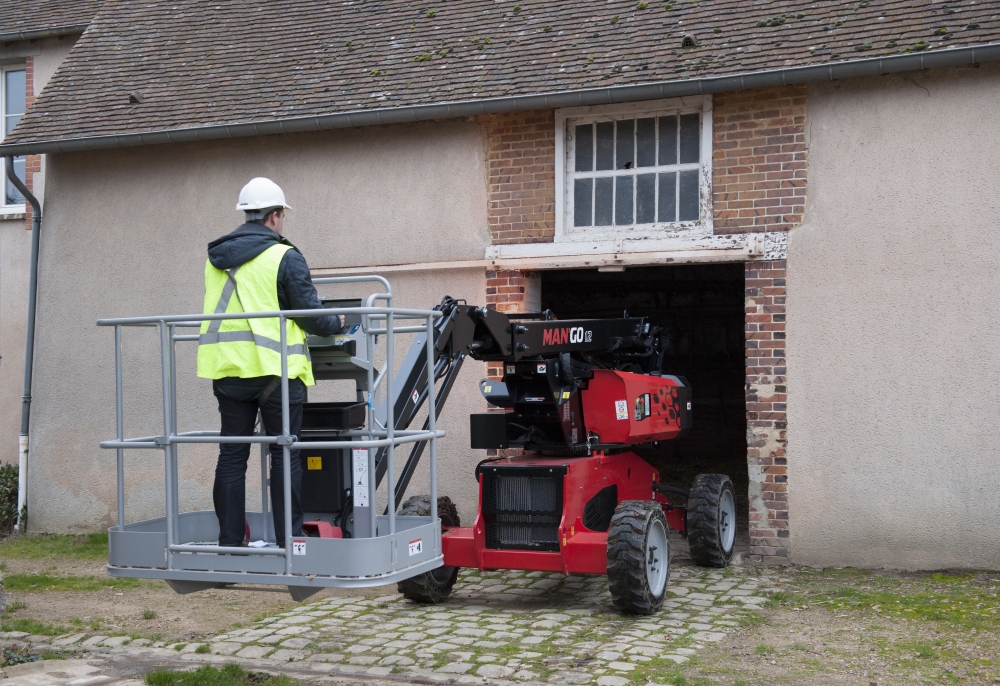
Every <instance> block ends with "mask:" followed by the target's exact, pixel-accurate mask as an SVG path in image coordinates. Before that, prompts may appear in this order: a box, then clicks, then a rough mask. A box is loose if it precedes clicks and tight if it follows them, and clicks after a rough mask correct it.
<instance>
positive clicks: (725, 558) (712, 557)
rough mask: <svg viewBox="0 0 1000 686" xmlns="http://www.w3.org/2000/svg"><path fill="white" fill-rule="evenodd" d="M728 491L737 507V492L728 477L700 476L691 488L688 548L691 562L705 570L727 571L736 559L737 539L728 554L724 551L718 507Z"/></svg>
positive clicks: (688, 516)
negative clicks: (689, 548)
mask: <svg viewBox="0 0 1000 686" xmlns="http://www.w3.org/2000/svg"><path fill="white" fill-rule="evenodd" d="M725 491H729V492H730V494H731V495H732V498H733V503H734V504H735V502H736V491H735V489H734V488H733V482H732V481H731V480H730V479H729V477H728V476H726V475H725V474H699V475H698V476H696V477H695V478H694V483H693V484H691V492H690V493H689V494H688V504H687V534H688V544H689V545H690V546H691V558H692V559H693V560H694V562H695V564H698V565H701V566H702V567H726V566H728V565H729V562H730V561H731V560H732V559H733V550H734V549H735V548H736V536H735V535H734V536H733V544H732V546H730V548H729V550H723V548H722V531H721V528H720V527H721V524H722V522H721V516H720V514H719V503H720V502H721V500H722V494H723V493H724V492H725ZM734 515H735V512H734ZM730 526H736V522H735V521H733V522H731V524H730Z"/></svg>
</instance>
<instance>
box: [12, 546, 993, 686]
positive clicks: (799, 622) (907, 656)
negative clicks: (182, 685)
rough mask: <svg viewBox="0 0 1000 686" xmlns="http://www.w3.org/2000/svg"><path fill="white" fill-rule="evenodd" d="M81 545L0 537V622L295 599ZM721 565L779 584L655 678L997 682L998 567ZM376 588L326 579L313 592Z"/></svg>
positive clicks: (169, 627) (230, 620) (208, 618)
mask: <svg viewBox="0 0 1000 686" xmlns="http://www.w3.org/2000/svg"><path fill="white" fill-rule="evenodd" d="M65 538H70V537H65ZM53 545H55V544H53ZM60 545H61V546H62V547H59V546H60ZM91 548H92V551H91V552H89V553H86V554H83V553H79V552H73V551H70V552H72V553H73V554H64V553H65V552H66V548H65V545H63V544H62V543H60V544H59V545H55V547H53V551H54V552H53V553H52V554H45V555H40V556H39V555H34V556H33V555H32V554H24V552H23V551H24V550H30V548H24V547H23V546H22V547H21V548H18V549H15V548H13V547H11V546H10V545H6V544H4V543H3V542H0V568H2V569H3V571H4V574H5V575H6V577H7V579H8V581H11V582H14V583H12V584H11V585H8V588H11V587H12V586H14V587H16V586H18V583H20V587H21V588H22V590H8V592H7V603H8V610H7V611H6V612H5V613H4V614H3V617H2V618H3V625H4V628H5V629H6V630H22V631H29V632H31V633H41V632H42V630H44V629H46V628H47V629H49V630H50V632H52V633H54V632H55V631H57V630H59V629H61V630H62V631H63V632H65V631H67V630H75V631H79V632H87V633H100V634H105V635H119V634H128V635H130V636H132V637H134V638H140V637H141V638H150V639H153V640H162V641H166V642H171V641H195V640H198V639H202V638H207V637H209V636H211V635H212V634H216V633H219V632H224V631H226V630H229V629H231V628H233V627H237V626H240V625H247V624H250V623H252V622H253V621H255V620H256V619H257V618H259V617H261V616H264V615H270V614H275V613H278V612H282V611H285V610H288V609H290V608H292V607H294V606H295V605H296V603H294V602H293V601H292V600H291V598H290V597H289V596H288V595H287V593H285V592H260V591H254V592H247V591H233V590H216V591H208V592H201V593H196V594H192V595H188V596H181V595H177V594H176V593H174V591H172V590H171V589H170V588H169V587H167V586H166V584H164V583H162V582H159V581H141V582H139V583H138V584H135V582H131V583H132V584H133V587H128V584H125V587H122V586H121V584H120V582H117V581H112V580H109V579H108V578H107V576H106V572H105V567H104V561H103V560H102V559H100V557H99V556H100V555H101V554H102V553H101V551H100V541H98V542H97V543H96V544H95V545H93V546H91ZM88 556H89V557H88ZM35 574H38V575H46V574H48V575H50V576H57V577H61V578H80V579H88V578H89V579H91V582H92V583H100V584H107V587H106V588H101V589H100V590H75V591H74V590H69V591H64V590H54V591H53V590H35V589H30V588H25V587H26V585H28V586H30V584H28V583H27V582H26V581H25V579H26V578H27V579H28V581H29V582H30V578H31V577H32V576H33V575H35ZM725 574H726V575H732V576H741V577H753V576H755V575H760V574H767V575H769V576H771V577H772V578H773V577H774V576H775V575H777V576H778V577H779V578H780V579H781V583H780V584H779V588H780V590H779V591H778V592H776V593H774V594H773V596H772V597H771V599H770V600H769V601H768V602H766V603H765V604H764V607H762V608H761V609H760V610H759V611H758V612H756V613H750V614H749V615H748V616H747V617H745V618H744V620H743V623H742V625H741V626H740V627H737V628H734V629H733V631H732V632H731V633H729V634H728V635H727V636H726V638H725V639H724V640H722V641H720V642H719V643H716V644H711V645H706V646H705V647H704V649H701V650H699V651H698V652H697V655H693V656H692V658H691V660H690V662H688V663H685V664H683V665H677V666H676V669H671V671H670V673H669V674H668V673H664V674H663V675H662V679H657V681H658V682H660V683H671V684H675V685H676V686H688V685H693V684H720V683H721V684H730V685H732V686H741V685H743V686H749V685H750V684H753V685H763V684H806V685H825V684H838V685H839V684H850V685H854V684H860V685H862V686H890V685H896V684H952V683H954V684H1000V573H996V572H993V573H983V572H979V573H970V572H955V573H951V574H943V573H937V574H931V573H924V574H900V573H891V572H866V571H859V570H851V569H846V570H844V569H828V570H811V569H805V568H795V567H791V568H782V569H779V570H775V569H760V568H754V567H735V568H730V569H728V570H726V571H725ZM18 579H19V580H20V581H19V582H18V581H17V580H18ZM115 584H118V585H115ZM384 592H385V589H375V590H368V591H342V590H330V591H324V592H323V593H322V594H320V595H318V596H314V598H321V597H323V596H324V595H359V596H364V595H366V594H367V595H381V594H384ZM543 600H544V599H541V598H540V599H539V602H542V601H543ZM553 600H554V599H553ZM144 617H145V618H144ZM32 627H34V628H32Z"/></svg>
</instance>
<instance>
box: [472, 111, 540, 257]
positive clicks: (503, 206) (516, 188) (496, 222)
mask: <svg viewBox="0 0 1000 686" xmlns="http://www.w3.org/2000/svg"><path fill="white" fill-rule="evenodd" d="M482 120H483V121H485V123H486V126H487V135H488V141H487V159H488V163H489V223H490V236H491V238H492V239H493V243H545V242H551V241H552V240H553V239H554V237H555V232H556V215H555V203H556V176H555V175H556V171H555V157H556V129H555V113H554V112H553V111H551V110H545V111H540V112H511V113H508V114H498V115H492V116H489V117H484V118H482Z"/></svg>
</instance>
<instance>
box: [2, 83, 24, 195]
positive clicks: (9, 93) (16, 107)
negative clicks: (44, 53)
mask: <svg viewBox="0 0 1000 686" xmlns="http://www.w3.org/2000/svg"><path fill="white" fill-rule="evenodd" d="M25 77H26V72H25V70H24V69H0V81H2V84H0V119H2V120H3V121H2V125H0V141H2V140H3V139H4V138H6V137H7V134H9V133H10V132H11V131H13V130H14V127H15V126H17V123H18V122H19V121H21V117H22V116H24V112H25V110H26V109H27V83H26V79H25ZM2 166H3V168H2V169H0V177H2V178H3V188H4V190H3V205H5V206H10V205H23V204H24V196H23V195H21V192H20V191H18V190H17V188H15V187H14V184H13V183H11V181H10V179H8V178H7V169H6V164H4V165H2ZM14 173H15V174H17V177H18V178H19V179H21V180H22V181H23V180H24V178H25V169H24V157H15V158H14Z"/></svg>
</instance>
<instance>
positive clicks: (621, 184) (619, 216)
mask: <svg viewBox="0 0 1000 686" xmlns="http://www.w3.org/2000/svg"><path fill="white" fill-rule="evenodd" d="M633 178H634V177H631V176H616V177H615V224H616V225H618V226H631V225H632V224H634V223H635V222H634V221H633V219H632V179H633Z"/></svg>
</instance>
